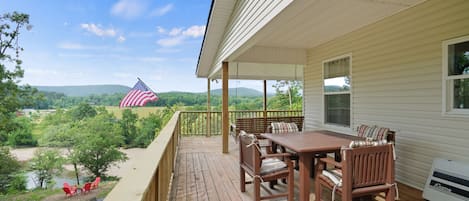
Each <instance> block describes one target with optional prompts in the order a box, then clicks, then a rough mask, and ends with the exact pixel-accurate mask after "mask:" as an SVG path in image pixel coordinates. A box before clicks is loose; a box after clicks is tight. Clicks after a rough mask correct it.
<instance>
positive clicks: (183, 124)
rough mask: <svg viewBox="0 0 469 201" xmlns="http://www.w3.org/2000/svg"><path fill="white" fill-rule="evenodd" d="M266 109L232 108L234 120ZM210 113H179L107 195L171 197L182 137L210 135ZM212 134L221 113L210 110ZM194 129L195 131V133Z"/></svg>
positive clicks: (218, 126)
mask: <svg viewBox="0 0 469 201" xmlns="http://www.w3.org/2000/svg"><path fill="white" fill-rule="evenodd" d="M263 113H264V111H232V112H230V121H235V120H236V118H241V117H263ZM207 114H208V112H206V111H203V112H176V113H175V114H174V115H173V117H172V118H171V120H169V122H168V123H167V124H166V126H165V127H164V128H163V129H162V130H161V132H160V133H159V135H158V136H157V137H156V138H155V140H153V142H152V143H151V144H150V145H149V146H148V147H147V149H146V150H145V152H144V153H143V154H142V155H140V156H139V158H136V159H135V162H134V163H133V164H132V167H131V168H130V170H129V172H128V173H127V174H126V175H125V176H124V177H123V178H122V179H121V180H120V181H119V183H117V185H116V186H115V187H114V189H112V191H111V192H110V193H109V194H108V195H107V196H106V198H105V201H114V200H145V201H146V200H158V201H159V200H167V199H168V193H169V189H170V184H171V181H172V176H173V172H174V168H175V167H176V165H177V164H176V156H177V150H178V142H179V137H180V136H181V135H206V134H207V131H206V129H207V121H206V117H207ZM267 116H269V117H270V116H301V111H267ZM210 117H211V118H210V123H211V126H212V134H221V112H210ZM191 132H192V133H191Z"/></svg>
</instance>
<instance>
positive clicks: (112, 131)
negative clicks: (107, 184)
mask: <svg viewBox="0 0 469 201" xmlns="http://www.w3.org/2000/svg"><path fill="white" fill-rule="evenodd" d="M98 111H99V112H98V115H96V116H95V117H93V118H88V119H85V121H83V122H80V125H79V127H78V128H79V129H80V132H82V135H81V139H80V140H79V141H78V143H77V144H76V146H75V147H74V149H75V152H76V156H77V157H78V161H79V163H80V164H81V165H83V166H84V167H85V168H86V169H87V170H89V171H90V172H91V173H93V174H94V175H95V176H97V177H101V176H105V173H106V171H107V170H108V169H109V167H111V165H114V164H115V163H117V162H120V161H125V160H127V156H126V155H125V153H122V152H121V151H119V149H118V146H119V145H120V144H122V143H123V137H122V135H120V133H121V131H120V127H119V125H118V124H117V120H116V118H115V117H114V116H113V115H112V114H110V113H109V112H107V111H106V110H104V109H98Z"/></svg>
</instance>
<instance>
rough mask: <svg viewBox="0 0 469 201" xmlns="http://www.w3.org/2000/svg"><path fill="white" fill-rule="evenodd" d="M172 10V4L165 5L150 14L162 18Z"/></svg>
mask: <svg viewBox="0 0 469 201" xmlns="http://www.w3.org/2000/svg"><path fill="white" fill-rule="evenodd" d="M172 9H173V4H167V5H165V6H163V7H158V8H156V9H155V10H153V11H152V12H151V14H150V15H151V16H163V15H165V14H166V13H168V12H169V11H171V10H172Z"/></svg>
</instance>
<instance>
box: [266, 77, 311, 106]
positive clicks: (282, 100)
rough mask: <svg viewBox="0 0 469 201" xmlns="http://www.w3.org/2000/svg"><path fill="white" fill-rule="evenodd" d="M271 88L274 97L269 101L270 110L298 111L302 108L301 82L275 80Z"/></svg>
mask: <svg viewBox="0 0 469 201" xmlns="http://www.w3.org/2000/svg"><path fill="white" fill-rule="evenodd" d="M272 87H274V88H275V97H273V98H272V99H271V101H270V105H271V107H272V108H274V109H289V110H298V109H301V108H302V96H301V89H303V84H302V82H300V81H294V80H277V82H276V83H275V84H274V85H273V86H272Z"/></svg>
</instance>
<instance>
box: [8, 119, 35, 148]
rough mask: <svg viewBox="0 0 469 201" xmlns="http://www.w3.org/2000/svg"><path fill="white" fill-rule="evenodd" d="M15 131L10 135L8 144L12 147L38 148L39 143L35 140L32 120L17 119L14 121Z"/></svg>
mask: <svg viewBox="0 0 469 201" xmlns="http://www.w3.org/2000/svg"><path fill="white" fill-rule="evenodd" d="M12 123H13V124H14V129H13V131H11V133H9V134H8V144H9V145H11V146H36V145H37V141H36V140H35V139H33V133H32V132H33V129H32V123H31V119H29V118H27V117H16V118H14V119H13V122H12Z"/></svg>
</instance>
